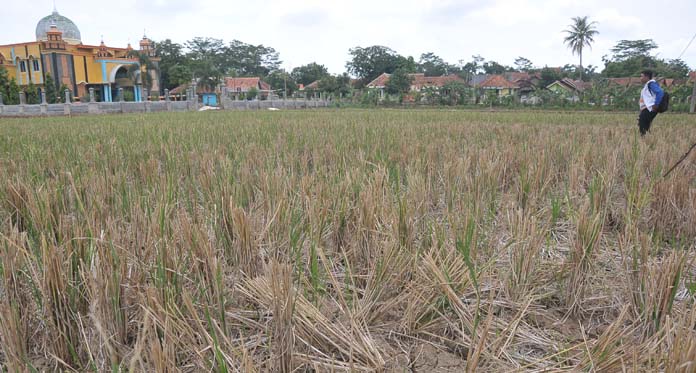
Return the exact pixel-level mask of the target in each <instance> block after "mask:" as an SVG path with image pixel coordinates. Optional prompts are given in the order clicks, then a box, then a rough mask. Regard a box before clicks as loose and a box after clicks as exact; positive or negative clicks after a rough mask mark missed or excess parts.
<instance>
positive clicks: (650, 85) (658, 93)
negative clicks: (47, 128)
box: [638, 70, 665, 136]
mask: <svg viewBox="0 0 696 373" xmlns="http://www.w3.org/2000/svg"><path fill="white" fill-rule="evenodd" d="M640 82H641V83H643V90H642V91H641V92H640V115H639V116H638V128H639V129H640V135H641V136H645V134H646V133H648V132H649V131H650V125H651V124H652V121H653V119H655V117H656V116H657V107H658V106H659V105H660V102H662V98H663V97H664V95H665V93H664V91H663V90H662V88H660V85H659V84H657V82H656V81H655V80H654V79H653V72H652V70H644V71H643V72H641V73H640Z"/></svg>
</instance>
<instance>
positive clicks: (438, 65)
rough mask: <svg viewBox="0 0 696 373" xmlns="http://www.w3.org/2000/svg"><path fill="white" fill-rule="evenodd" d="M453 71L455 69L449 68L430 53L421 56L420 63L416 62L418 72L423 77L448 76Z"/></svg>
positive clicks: (440, 59)
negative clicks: (423, 75)
mask: <svg viewBox="0 0 696 373" xmlns="http://www.w3.org/2000/svg"><path fill="white" fill-rule="evenodd" d="M455 70H456V67H454V66H451V65H450V64H448V63H447V62H445V60H443V59H442V58H440V57H439V56H436V55H435V54H434V53H432V52H429V53H423V54H421V57H420V61H418V72H419V73H424V74H425V76H442V75H448V74H449V73H450V72H451V71H455Z"/></svg>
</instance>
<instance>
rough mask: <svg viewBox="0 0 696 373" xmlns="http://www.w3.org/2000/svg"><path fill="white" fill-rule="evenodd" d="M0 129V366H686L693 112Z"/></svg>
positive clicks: (151, 119) (331, 117) (7, 122)
mask: <svg viewBox="0 0 696 373" xmlns="http://www.w3.org/2000/svg"><path fill="white" fill-rule="evenodd" d="M637 133H638V128H637V123H636V115H635V114H633V113H631V114H627V113H623V114H617V113H614V114H607V113H579V112H576V113H551V112H546V113H545V112H467V111H445V110H442V111H435V110H416V111H407V110H322V111H295V112H285V111H283V112H226V113H223V112H207V113H186V114H151V115H133V116H101V117H76V118H52V119H47V118H34V119H0V346H1V348H0V365H2V366H3V368H2V369H0V371H8V372H15V371H113V372H119V371H124V372H125V371H129V372H145V371H147V372H150V371H160V372H165V371H166V372H174V371H182V372H200V371H216V372H237V371H238V372H254V371H278V372H327V371H328V372H341V371H351V372H429V373H432V372H460V371H469V372H473V371H482V372H511V371H524V372H526V371H536V372H542V371H543V372H556V371H587V372H595V371H596V372H619V371H630V372H643V371H644V372H655V371H664V372H694V371H696V329H695V328H696V311H695V310H694V309H695V307H694V302H695V301H696V261H695V259H696V258H695V257H696V255H695V251H696V154H691V156H690V157H689V158H687V159H686V160H685V161H684V162H683V163H682V164H681V165H680V166H679V167H678V168H676V169H675V170H674V171H673V173H672V174H671V175H669V177H667V178H663V177H662V174H663V173H664V172H665V171H667V169H668V168H669V167H670V166H671V165H672V164H674V163H675V162H676V161H677V160H678V159H679V158H680V157H681V156H682V155H683V154H684V153H685V151H686V150H688V148H689V146H690V145H691V144H692V143H693V142H696V116H688V115H676V114H665V115H661V116H658V118H657V119H656V120H655V123H654V125H653V132H652V133H651V134H650V135H649V136H647V137H646V138H644V139H641V138H640V137H639V136H637Z"/></svg>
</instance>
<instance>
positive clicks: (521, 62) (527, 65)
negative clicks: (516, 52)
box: [515, 57, 533, 72]
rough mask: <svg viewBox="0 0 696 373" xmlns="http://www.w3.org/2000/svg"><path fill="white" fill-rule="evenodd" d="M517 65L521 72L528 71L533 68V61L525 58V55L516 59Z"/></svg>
mask: <svg viewBox="0 0 696 373" xmlns="http://www.w3.org/2000/svg"><path fill="white" fill-rule="evenodd" d="M515 66H516V67H517V71H519V72H527V71H529V70H531V69H532V67H533V66H532V61H530V60H528V59H526V58H524V57H517V58H516V59H515Z"/></svg>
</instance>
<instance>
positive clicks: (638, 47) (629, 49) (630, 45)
mask: <svg viewBox="0 0 696 373" xmlns="http://www.w3.org/2000/svg"><path fill="white" fill-rule="evenodd" d="M653 49H657V44H655V42H654V41H653V40H652V39H641V40H620V41H619V42H618V43H617V44H616V45H615V46H614V48H611V52H612V53H613V57H612V59H611V60H612V61H614V62H621V61H626V60H629V59H632V58H635V57H649V56H650V51H652V50H653Z"/></svg>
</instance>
